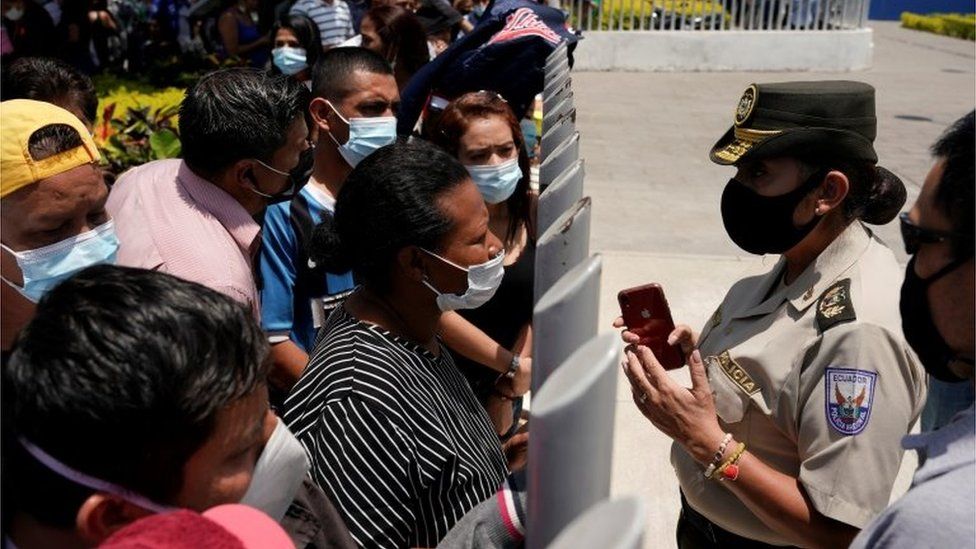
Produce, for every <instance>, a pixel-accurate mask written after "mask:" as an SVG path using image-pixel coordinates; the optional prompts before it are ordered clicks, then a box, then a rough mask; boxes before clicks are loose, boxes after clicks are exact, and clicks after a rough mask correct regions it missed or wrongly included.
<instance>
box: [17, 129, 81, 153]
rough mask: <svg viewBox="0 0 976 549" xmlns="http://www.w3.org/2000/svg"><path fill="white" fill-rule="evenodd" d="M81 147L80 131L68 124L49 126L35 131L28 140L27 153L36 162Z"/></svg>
mask: <svg viewBox="0 0 976 549" xmlns="http://www.w3.org/2000/svg"><path fill="white" fill-rule="evenodd" d="M80 146H82V140H81V136H80V135H78V130H76V129H74V128H72V127H71V126H69V125H67V124H48V125H47V126H44V127H41V128H39V129H37V130H35V131H34V133H32V134H31V136H30V139H28V140H27V152H28V153H29V154H30V156H31V158H33V159H34V160H44V159H45V158H49V157H51V156H54V155H56V154H58V153H63V152H65V151H70V150H71V149H74V148H76V147H80Z"/></svg>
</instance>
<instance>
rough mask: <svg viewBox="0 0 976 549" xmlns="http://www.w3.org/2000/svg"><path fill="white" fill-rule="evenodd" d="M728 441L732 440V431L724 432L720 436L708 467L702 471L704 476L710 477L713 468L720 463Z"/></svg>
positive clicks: (713, 472)
mask: <svg viewBox="0 0 976 549" xmlns="http://www.w3.org/2000/svg"><path fill="white" fill-rule="evenodd" d="M729 442H732V433H725V436H724V437H722V442H721V444H719V446H718V450H716V451H715V455H714V456H712V463H710V464H709V465H708V469H705V472H704V473H703V474H704V475H705V478H712V475H714V474H715V469H716V468H718V466H719V465H720V464H721V463H722V457H723V456H725V449H726V448H728V447H729Z"/></svg>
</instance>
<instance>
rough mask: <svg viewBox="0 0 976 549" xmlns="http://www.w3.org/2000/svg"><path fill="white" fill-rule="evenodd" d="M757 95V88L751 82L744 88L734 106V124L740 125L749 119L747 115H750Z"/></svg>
mask: <svg viewBox="0 0 976 549" xmlns="http://www.w3.org/2000/svg"><path fill="white" fill-rule="evenodd" d="M758 97H759V89H758V88H756V85H755V84H753V85H751V86H749V87H748V88H746V91H744V92H742V98H741V99H739V104H738V105H737V106H736V107H735V125H736V126H741V125H743V124H745V123H746V120H749V116H750V115H752V111H753V109H755V107H756V99H758Z"/></svg>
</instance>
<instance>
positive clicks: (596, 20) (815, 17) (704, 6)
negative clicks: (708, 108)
mask: <svg viewBox="0 0 976 549" xmlns="http://www.w3.org/2000/svg"><path fill="white" fill-rule="evenodd" d="M870 3H871V2H870V0H563V5H562V7H563V9H564V10H565V11H566V12H568V14H569V19H570V21H571V23H572V25H573V27H574V28H576V29H579V30H583V31H601V30H602V31H629V30H654V31H657V30H661V31H690V30H696V31H723V30H755V31H772V30H817V31H823V30H850V29H860V28H863V27H864V23H865V21H866V20H867V14H868V9H869V7H870Z"/></svg>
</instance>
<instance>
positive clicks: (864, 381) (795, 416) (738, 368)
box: [671, 221, 925, 545]
mask: <svg viewBox="0 0 976 549" xmlns="http://www.w3.org/2000/svg"><path fill="white" fill-rule="evenodd" d="M784 267H785V261H784V260H783V259H782V258H780V260H779V262H778V263H776V265H775V267H773V268H772V270H768V271H766V272H765V273H761V274H757V275H756V276H751V277H747V278H744V279H742V280H739V281H738V282H736V283H735V285H734V286H732V289H731V290H729V293H728V294H727V295H726V297H725V300H724V301H723V302H722V304H721V306H720V307H719V308H718V310H716V311H715V314H714V315H713V317H712V319H711V320H710V321H709V322H708V323H707V324H706V326H705V327H704V329H703V330H702V334H701V336H700V339H699V349H700V351H701V355H702V358H703V359H704V360H705V363H706V367H707V369H708V378H709V381H710V383H711V386H712V390H713V391H714V393H715V405H716V408H717V411H718V415H719V419H720V423H721V425H722V427H723V428H724V429H725V430H726V431H727V432H730V433H732V434H733V435H734V436H735V439H736V440H738V441H740V442H745V443H746V444H747V451H749V452H751V453H752V454H753V455H754V456H756V457H757V458H759V459H760V460H762V462H763V463H765V464H766V465H769V466H770V467H772V468H773V469H776V470H777V471H780V472H782V473H784V474H787V475H790V476H793V477H796V478H798V479H799V480H800V482H801V483H802V485H803V487H804V489H805V490H806V493H807V494H808V495H809V496H810V499H811V500H812V502H813V505H814V507H816V509H817V510H818V511H820V512H821V513H823V514H824V515H826V516H828V517H831V518H833V519H836V520H838V521H841V522H844V523H847V524H850V525H853V526H856V527H858V528H862V527H864V526H865V525H866V524H867V523H868V522H869V521H870V520H871V518H872V517H874V516H875V515H877V514H879V513H880V512H881V511H882V510H883V509H884V508H885V506H886V505H887V504H888V499H889V496H890V494H891V489H892V485H893V484H894V481H895V476H896V475H897V473H898V469H899V467H900V464H901V458H902V454H903V450H902V448H901V445H900V443H899V441H900V440H901V437H902V436H903V435H905V434H906V433H907V432H908V430H909V428H910V426H911V424H912V423H913V422H914V421H915V419H916V418H917V417H918V414H919V413H920V411H921V407H922V404H923V403H924V394H925V377H924V372H923V370H922V369H921V367H920V366H919V365H918V363H917V359H916V358H915V355H914V354H913V353H912V351H911V350H910V348H909V346H908V344H907V343H906V342H905V340H904V338H903V337H902V333H901V317H900V314H899V310H898V301H899V295H900V288H901V282H902V278H903V276H904V269H903V268H901V267H900V266H899V265H898V263H897V262H896V261H895V257H894V254H892V252H891V250H889V249H888V248H887V247H886V246H885V245H884V244H883V243H882V242H881V241H880V240H878V239H877V238H876V237H875V236H873V235H872V233H871V232H870V231H869V230H868V229H867V228H866V227H865V226H864V225H862V224H861V223H860V222H858V221H855V222H854V223H852V224H851V225H850V226H849V227H848V228H847V229H846V230H845V231H844V233H843V234H841V235H840V236H839V237H838V238H837V239H836V240H835V241H834V242H833V243H831V244H830V246H829V247H828V248H827V249H826V250H824V252H823V253H821V254H820V256H819V257H818V258H817V260H816V261H815V262H814V263H813V264H812V265H810V266H809V267H808V268H807V269H806V270H805V271H804V272H803V273H802V274H801V275H800V276H799V277H798V278H797V279H796V280H795V281H794V282H793V283H792V284H790V285H789V286H786V285H784V284H782V283H781V280H782V275H783V269H784ZM767 268H768V267H767ZM719 442H720V441H715V443H716V446H718V443H719ZM671 462H672V464H673V465H674V468H675V471H676V472H677V475H678V480H679V482H680V484H681V489H682V491H684V493H685V496H686V498H687V499H688V503H689V504H690V505H691V506H692V507H693V508H694V509H695V510H697V511H698V512H700V513H701V514H703V515H705V516H706V517H708V519H709V520H711V521H712V522H714V523H715V524H717V525H719V526H720V527H722V528H724V529H726V530H728V531H730V532H734V533H736V534H738V535H741V536H744V537H747V538H751V539H756V540H760V541H763V542H766V543H771V544H778V545H786V544H788V541H787V540H786V539H784V538H783V537H782V536H780V535H779V534H777V533H776V532H775V531H773V530H772V529H770V528H769V527H768V526H766V525H765V524H764V523H763V522H762V521H761V520H760V519H759V518H758V517H756V516H755V515H753V514H752V513H751V512H750V511H749V509H748V508H747V507H746V506H745V505H744V504H743V503H742V502H741V501H739V499H738V498H737V497H736V496H735V495H734V494H732V492H730V491H729V490H727V489H726V488H725V487H724V486H723V485H722V483H720V482H718V481H716V480H706V479H705V478H704V477H703V476H702V471H703V469H704V468H703V467H701V466H700V465H699V464H698V463H697V462H695V461H694V459H692V458H691V456H689V455H688V454H687V453H686V452H685V451H684V449H682V448H681V447H680V446H679V445H677V444H675V445H674V446H673V447H672V450H671Z"/></svg>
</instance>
